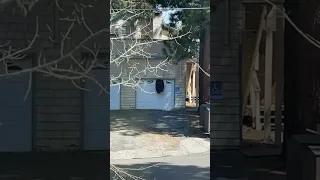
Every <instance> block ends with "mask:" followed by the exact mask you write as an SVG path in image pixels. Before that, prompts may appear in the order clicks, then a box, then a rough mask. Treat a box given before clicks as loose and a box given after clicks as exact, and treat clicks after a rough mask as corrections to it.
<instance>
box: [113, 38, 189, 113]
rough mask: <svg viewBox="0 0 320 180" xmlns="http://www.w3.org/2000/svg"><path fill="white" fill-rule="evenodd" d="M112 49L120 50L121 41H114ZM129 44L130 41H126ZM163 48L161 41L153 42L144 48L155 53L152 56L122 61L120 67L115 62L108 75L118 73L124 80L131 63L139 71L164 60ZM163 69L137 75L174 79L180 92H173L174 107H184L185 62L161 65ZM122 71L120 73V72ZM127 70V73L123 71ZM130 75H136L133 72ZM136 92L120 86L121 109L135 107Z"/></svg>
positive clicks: (144, 77) (115, 75)
mask: <svg viewBox="0 0 320 180" xmlns="http://www.w3.org/2000/svg"><path fill="white" fill-rule="evenodd" d="M115 44H116V45H115V47H116V48H115V47H114V48H113V49H114V50H117V51H118V50H120V51H121V47H123V45H124V44H126V43H123V42H118V43H116V42H115ZM128 44H130V42H128ZM163 48H165V46H164V44H162V43H153V44H152V45H151V46H150V47H146V48H145V49H144V51H145V52H149V53H151V54H155V55H154V58H153V59H152V58H151V59H149V60H146V59H145V58H142V57H141V58H135V59H131V60H130V61H129V64H127V63H122V64H121V68H120V67H117V66H116V65H115V63H112V64H111V67H110V75H111V76H114V77H118V76H119V75H120V74H121V75H122V76H121V78H123V80H126V79H128V78H129V74H130V73H129V71H130V70H131V69H130V68H129V67H132V66H133V64H135V65H136V68H137V70H138V71H139V72H140V71H142V70H144V69H145V67H146V65H147V64H148V63H149V64H150V65H151V67H155V66H157V65H159V64H160V63H161V61H164V60H165V59H166V57H165V56H164V55H163V51H162V50H163ZM162 68H163V69H164V70H161V69H158V70H157V73H154V72H147V73H146V74H144V73H140V74H139V76H137V77H140V78H141V79H158V78H161V79H172V80H175V87H179V88H180V93H179V94H175V106H174V107H175V108H177V109H178V108H184V107H185V98H186V95H185V94H186V62H185V61H180V62H178V63H177V64H174V63H173V64H172V65H170V66H166V67H162ZM121 71H122V73H121ZM125 72H127V73H125ZM132 75H136V72H134V73H133V74H132ZM135 96H136V92H135V90H134V88H132V87H127V86H121V103H120V104H121V109H135V102H136V99H135Z"/></svg>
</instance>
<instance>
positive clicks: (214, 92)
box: [210, 81, 223, 100]
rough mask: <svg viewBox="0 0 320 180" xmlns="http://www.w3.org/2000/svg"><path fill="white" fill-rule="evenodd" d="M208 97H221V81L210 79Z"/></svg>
mask: <svg viewBox="0 0 320 180" xmlns="http://www.w3.org/2000/svg"><path fill="white" fill-rule="evenodd" d="M210 97H211V98H210V99H213V100H215V99H222V98H223V96H222V82H217V81H211V82H210Z"/></svg>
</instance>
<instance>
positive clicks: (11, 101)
mask: <svg viewBox="0 0 320 180" xmlns="http://www.w3.org/2000/svg"><path fill="white" fill-rule="evenodd" d="M28 84H29V75H28V74H24V75H20V76H12V77H9V78H5V79H0V151H1V152H26V151H31V150H32V93H31V92H32V91H30V93H29V94H28V96H27V99H26V100H24V98H25V94H26V92H27V90H28Z"/></svg>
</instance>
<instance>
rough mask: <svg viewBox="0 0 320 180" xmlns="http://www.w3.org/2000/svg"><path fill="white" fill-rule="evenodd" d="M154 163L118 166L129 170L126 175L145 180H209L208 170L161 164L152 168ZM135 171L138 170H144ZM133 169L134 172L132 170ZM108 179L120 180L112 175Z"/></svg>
mask: <svg viewBox="0 0 320 180" xmlns="http://www.w3.org/2000/svg"><path fill="white" fill-rule="evenodd" d="M154 165H156V163H146V164H134V165H119V166H117V167H120V168H129V169H131V170H127V172H128V173H130V174H131V175H135V176H140V177H141V178H143V179H146V180H154V179H156V180H171V179H172V180H208V179H210V168H209V167H207V168H204V167H198V166H179V165H171V164H161V165H159V166H158V167H156V166H155V167H152V166H154ZM145 167H149V168H147V169H141V170H137V169H139V168H145ZM132 169H135V170H132ZM110 174H111V175H110V179H112V180H120V179H119V178H118V179H117V178H115V176H114V174H112V173H110ZM125 179H126V180H132V178H130V177H128V176H125Z"/></svg>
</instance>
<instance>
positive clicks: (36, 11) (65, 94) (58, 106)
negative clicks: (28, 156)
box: [0, 0, 109, 150]
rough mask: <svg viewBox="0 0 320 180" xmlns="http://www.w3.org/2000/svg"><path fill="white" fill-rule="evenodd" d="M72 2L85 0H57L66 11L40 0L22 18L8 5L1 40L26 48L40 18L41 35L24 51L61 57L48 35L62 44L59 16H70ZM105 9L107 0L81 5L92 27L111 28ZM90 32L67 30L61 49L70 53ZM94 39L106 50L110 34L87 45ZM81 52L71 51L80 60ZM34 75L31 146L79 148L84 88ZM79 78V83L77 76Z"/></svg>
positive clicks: (64, 28) (64, 26) (1, 20)
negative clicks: (68, 34)
mask: <svg viewBox="0 0 320 180" xmlns="http://www.w3.org/2000/svg"><path fill="white" fill-rule="evenodd" d="M75 2H76V3H77V4H78V5H79V3H80V2H82V3H83V4H87V3H88V2H89V1H88V0H81V1H80V2H79V1H75V0H70V1H69V0H68V1H60V7H61V8H62V9H63V10H64V12H60V11H59V10H58V9H57V7H56V6H55V4H54V1H51V0H42V1H39V2H38V3H37V4H36V6H35V7H34V8H33V9H32V10H31V12H30V13H28V14H27V16H26V17H23V16H21V15H19V14H12V8H11V7H8V11H5V12H1V16H0V44H5V43H6V42H7V41H8V40H11V43H12V45H13V47H14V48H24V47H26V45H28V41H30V40H31V39H32V38H33V36H34V34H35V30H36V19H37V17H38V19H39V21H38V22H39V37H38V39H37V41H36V43H35V44H34V46H33V47H32V49H30V50H29V51H28V52H27V53H28V54H33V55H39V52H40V50H43V54H44V55H45V56H46V60H47V62H48V61H50V60H54V59H57V58H59V56H60V44H53V43H52V42H51V41H50V40H49V38H48V37H49V36H50V37H51V38H53V39H54V40H56V41H57V42H59V43H60V41H61V34H60V32H66V31H67V30H68V27H69V24H70V22H69V23H65V22H63V21H59V20H58V19H59V18H60V17H66V16H67V15H70V14H71V13H72V12H73V10H74V8H75V7H74V3H75ZM79 6H80V5H79ZM108 9H109V2H107V1H99V2H98V3H96V5H95V7H94V8H90V9H86V10H85V18H86V22H87V25H88V26H89V27H90V28H91V30H92V31H93V32H96V31H97V30H100V29H103V28H108V27H109V24H108V22H109V17H108V16H107V15H108V13H106V12H107V10H108ZM97 17H106V18H105V19H103V18H97ZM47 25H49V26H50V28H51V30H52V32H50V30H49V29H48V28H47ZM88 35H89V32H88V31H87V30H85V29H84V28H83V27H80V26H79V25H76V26H75V27H74V29H73V31H72V33H71V35H70V37H71V38H72V39H71V41H70V42H68V43H66V45H65V52H69V51H70V50H71V49H73V48H74V47H75V46H77V45H78V44H79V43H80V42H81V41H83V40H85V38H86V37H87V36H88ZM93 42H95V43H96V44H98V45H100V46H99V47H100V51H99V52H101V53H109V33H105V34H103V35H100V36H98V37H96V38H94V39H92V40H91V41H90V42H87V43H86V44H85V45H86V46H87V47H89V48H91V47H93ZM83 53H86V51H84V49H80V50H78V51H76V52H75V53H74V57H75V58H76V59H80V58H82V54H83ZM34 60H35V61H34V66H36V63H37V62H36V59H35V58H34ZM69 62H70V61H64V62H63V63H61V64H66V65H67V66H66V67H69V65H70V64H69ZM42 63H43V62H42ZM33 77H34V79H33V81H32V82H33V88H34V92H33V95H34V97H33V98H34V99H33V102H34V104H33V117H34V124H33V127H34V132H33V135H34V137H33V140H34V141H33V146H34V150H66V149H70V148H74V147H75V148H76V149H78V148H82V145H83V138H82V134H83V127H82V126H83V122H82V120H83V115H82V114H83V113H82V112H83V111H82V109H83V93H82V92H81V90H80V89H78V88H77V87H75V86H74V85H73V84H72V83H71V81H67V80H61V79H60V80H59V79H57V78H53V77H48V76H44V75H43V74H42V73H36V74H35V75H34V76H33ZM77 83H78V84H80V82H79V81H78V82H77ZM70 146H72V147H70Z"/></svg>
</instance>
